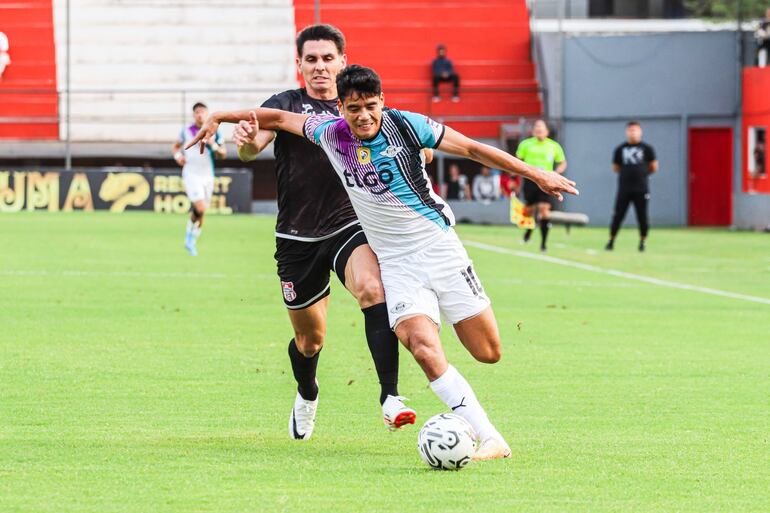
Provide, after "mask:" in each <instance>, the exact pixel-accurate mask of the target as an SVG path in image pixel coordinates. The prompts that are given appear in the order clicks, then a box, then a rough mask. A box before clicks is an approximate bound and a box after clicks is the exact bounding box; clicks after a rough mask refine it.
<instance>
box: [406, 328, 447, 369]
mask: <svg viewBox="0 0 770 513" xmlns="http://www.w3.org/2000/svg"><path fill="white" fill-rule="evenodd" d="M434 338H435V337H433V336H431V334H430V333H426V332H420V331H417V332H415V333H412V334H410V335H409V351H410V352H411V353H412V356H413V357H414V359H415V360H416V361H417V362H418V363H420V364H425V363H430V362H432V361H433V360H434V359H435V358H436V357H438V356H439V353H440V351H439V349H438V348H437V347H436V344H435V340H434Z"/></svg>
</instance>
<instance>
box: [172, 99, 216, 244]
mask: <svg viewBox="0 0 770 513" xmlns="http://www.w3.org/2000/svg"><path fill="white" fill-rule="evenodd" d="M208 115H209V109H208V107H206V106H205V105H204V104H202V103H200V102H198V103H196V104H195V105H193V117H194V119H195V122H194V123H193V124H192V125H190V126H188V127H187V128H184V129H183V130H182V132H181V133H180V134H179V139H177V141H176V142H175V143H174V146H173V147H172V152H173V154H174V160H175V161H176V163H177V164H179V165H180V166H181V167H182V181H183V182H184V188H185V191H186V193H187V197H188V198H190V203H192V212H191V213H190V219H189V220H188V221H187V230H186V232H185V238H184V247H185V248H186V249H187V251H189V252H190V255H192V256H197V255H198V248H197V244H196V243H197V241H198V237H199V236H200V234H201V229H202V228H203V215H204V214H205V212H206V209H207V208H208V207H209V204H210V203H211V195H212V194H213V192H214V160H215V159H223V158H225V157H226V156H227V150H226V149H225V145H224V139H223V138H222V134H221V133H220V132H217V133H216V135H215V136H214V137H212V138H211V140H210V141H209V142H208V143H207V144H206V151H205V152H203V153H201V152H200V151H198V149H197V148H196V149H190V150H185V149H184V147H185V146H186V145H187V144H188V143H189V142H190V141H192V140H193V139H194V138H195V136H196V135H198V131H199V130H200V128H201V126H203V122H204V121H205V120H206V118H207V117H208Z"/></svg>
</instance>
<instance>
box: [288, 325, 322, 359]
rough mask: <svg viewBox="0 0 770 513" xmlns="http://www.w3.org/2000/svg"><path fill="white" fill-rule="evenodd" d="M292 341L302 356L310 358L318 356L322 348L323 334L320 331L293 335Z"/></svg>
mask: <svg viewBox="0 0 770 513" xmlns="http://www.w3.org/2000/svg"><path fill="white" fill-rule="evenodd" d="M294 341H295V343H296V344H297V349H299V352H300V353H302V355H303V356H305V357H307V358H311V357H313V356H315V355H316V354H318V351H320V350H321V348H322V347H323V345H324V334H323V332H321V331H320V330H319V331H314V332H310V333H295V334H294Z"/></svg>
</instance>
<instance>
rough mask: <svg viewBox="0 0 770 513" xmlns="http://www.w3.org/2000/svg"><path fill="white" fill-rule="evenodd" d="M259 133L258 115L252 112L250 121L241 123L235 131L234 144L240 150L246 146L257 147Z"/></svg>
mask: <svg viewBox="0 0 770 513" xmlns="http://www.w3.org/2000/svg"><path fill="white" fill-rule="evenodd" d="M258 133H259V120H258V119H257V113H256V112H254V111H250V112H249V120H248V121H239V122H238V124H237V125H236V127H235V130H233V142H234V143H235V145H236V146H238V148H241V147H242V146H243V145H244V144H251V145H254V146H256V143H257V134H258Z"/></svg>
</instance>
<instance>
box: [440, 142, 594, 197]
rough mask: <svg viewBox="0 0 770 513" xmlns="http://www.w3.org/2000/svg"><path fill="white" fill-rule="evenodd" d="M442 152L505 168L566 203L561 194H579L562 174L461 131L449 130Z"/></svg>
mask: <svg viewBox="0 0 770 513" xmlns="http://www.w3.org/2000/svg"><path fill="white" fill-rule="evenodd" d="M438 149H439V150H441V151H445V152H447V153H451V154H452V155H457V156H459V157H465V158H468V159H471V160H475V161H476V162H478V163H480V164H483V165H485V166H487V167H491V168H494V169H501V170H503V171H507V172H508V173H511V174H515V175H521V176H523V177H524V178H529V179H530V180H532V181H533V182H535V183H536V184H537V185H538V186H539V187H540V188H541V189H543V191H545V192H547V193H548V194H550V195H551V196H555V197H556V198H558V199H559V201H562V200H563V199H564V198H563V197H562V195H561V193H563V192H566V193H569V194H574V195H578V194H579V193H578V190H577V189H576V188H575V182H573V181H572V180H568V179H567V178H565V177H563V176H562V175H560V174H558V173H552V172H549V171H543V170H542V169H538V168H536V167H533V166H530V165H529V164H527V163H525V162H523V161H521V160H519V159H517V158H516V157H514V156H513V155H509V154H508V153H506V152H504V151H502V150H498V149H497V148H495V147H493V146H489V145H488V144H484V143H480V142H478V141H476V140H474V139H471V138H469V137H466V136H464V135H463V134H461V133H460V132H458V131H456V130H453V129H451V128H449V127H445V132H444V137H443V138H442V139H441V144H439V146H438Z"/></svg>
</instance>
